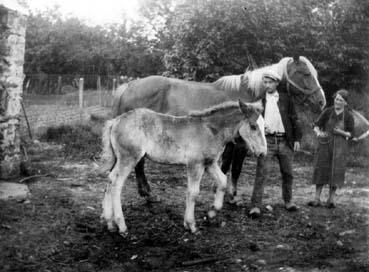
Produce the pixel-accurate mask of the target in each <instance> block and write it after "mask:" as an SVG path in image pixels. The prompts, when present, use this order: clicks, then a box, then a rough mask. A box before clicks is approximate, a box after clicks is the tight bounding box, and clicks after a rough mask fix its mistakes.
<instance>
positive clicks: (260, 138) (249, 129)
mask: <svg viewBox="0 0 369 272" xmlns="http://www.w3.org/2000/svg"><path fill="white" fill-rule="evenodd" d="M252 119H256V118H255V117H251V118H250V119H249V120H246V121H244V122H243V124H242V126H241V127H240V129H239V134H240V135H241V137H242V139H243V140H244V141H245V142H246V145H247V147H248V149H249V150H251V152H252V153H254V154H255V155H256V156H259V155H266V153H267V143H266V138H265V132H264V126H265V122H264V118H263V116H261V115H260V114H259V115H258V117H257V119H256V121H252Z"/></svg>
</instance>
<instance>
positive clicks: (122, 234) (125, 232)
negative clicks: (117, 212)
mask: <svg viewBox="0 0 369 272" xmlns="http://www.w3.org/2000/svg"><path fill="white" fill-rule="evenodd" d="M119 235H120V236H122V237H123V238H127V237H128V235H129V233H128V231H127V230H126V231H119Z"/></svg>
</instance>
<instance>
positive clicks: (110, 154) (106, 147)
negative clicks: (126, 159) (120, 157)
mask: <svg viewBox="0 0 369 272" xmlns="http://www.w3.org/2000/svg"><path fill="white" fill-rule="evenodd" d="M114 120H115V119H113V120H108V121H106V122H105V126H104V129H103V135H102V144H103V151H102V155H101V162H102V166H101V167H100V173H101V174H103V173H105V172H106V171H111V170H112V169H113V168H114V166H115V163H116V162H117V156H116V154H115V152H114V149H113V146H112V144H111V130H112V127H113V125H114Z"/></svg>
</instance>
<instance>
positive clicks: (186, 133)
mask: <svg viewBox="0 0 369 272" xmlns="http://www.w3.org/2000/svg"><path fill="white" fill-rule="evenodd" d="M238 135H241V136H242V138H243V139H244V140H245V142H246V144H247V145H248V148H249V149H250V150H251V151H252V152H254V153H255V154H256V155H260V154H264V155H265V154H266V140H265V136H264V124H263V119H262V117H261V116H260V108H259V106H258V105H256V104H245V103H243V102H241V101H239V102H226V103H224V104H220V105H217V106H214V107H212V108H209V109H207V110H205V111H202V112H197V113H192V114H190V115H188V116H182V117H175V116H171V115H166V114H161V113H157V112H154V111H152V110H149V109H143V108H141V109H135V110H132V111H129V112H127V113H124V114H122V115H120V116H118V117H117V118H115V119H113V120H110V121H107V123H106V125H105V128H104V131H103V145H104V151H103V156H102V160H103V162H104V169H105V170H109V169H110V173H109V179H110V180H111V184H108V186H107V189H106V191H105V197H104V200H103V213H102V216H101V217H102V218H103V219H105V220H106V221H107V226H108V229H109V230H110V231H112V230H114V228H115V225H114V224H116V225H117V226H118V228H119V233H120V234H122V235H126V234H127V226H126V223H125V220H124V216H123V212H122V207H121V196H120V194H121V190H122V188H123V185H124V182H125V180H126V179H127V177H128V175H129V174H130V172H131V171H132V169H134V167H135V166H136V164H137V162H138V161H139V160H140V159H141V158H143V157H144V156H145V157H147V158H149V159H151V160H153V161H156V162H160V163H169V164H184V165H186V166H187V178H188V185H187V192H186V211H185V215H184V226H185V228H187V229H189V230H190V231H191V232H193V233H194V232H196V231H197V229H196V223H195V216H194V208H195V200H196V198H197V196H198V195H199V192H200V181H201V178H202V175H203V173H204V171H205V170H206V171H208V173H209V174H210V175H211V176H212V177H213V178H214V179H215V181H216V185H217V189H216V192H215V199H214V204H213V207H212V208H211V210H210V211H209V212H208V216H209V217H210V218H212V217H214V216H215V215H216V212H217V211H219V210H220V209H221V208H222V206H223V197H224V193H225V190H226V182H227V178H226V176H225V175H224V174H223V173H222V171H221V170H220V168H219V166H218V164H217V161H218V159H219V157H220V155H221V153H222V152H223V149H224V147H225V144H226V143H227V142H230V141H232V140H233V139H234V138H235V137H236V136H238Z"/></svg>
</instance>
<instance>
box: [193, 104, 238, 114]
mask: <svg viewBox="0 0 369 272" xmlns="http://www.w3.org/2000/svg"><path fill="white" fill-rule="evenodd" d="M236 109H239V103H238V102H235V101H227V102H224V103H222V104H218V105H215V106H212V107H210V108H207V109H205V110H201V111H191V112H190V113H189V116H191V117H208V116H210V115H213V114H215V113H224V112H226V111H229V110H236Z"/></svg>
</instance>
